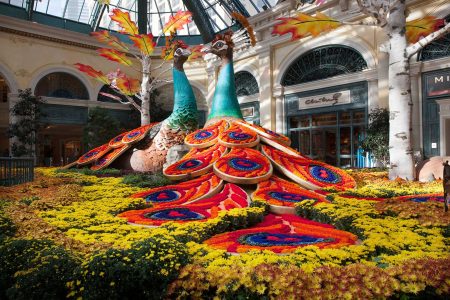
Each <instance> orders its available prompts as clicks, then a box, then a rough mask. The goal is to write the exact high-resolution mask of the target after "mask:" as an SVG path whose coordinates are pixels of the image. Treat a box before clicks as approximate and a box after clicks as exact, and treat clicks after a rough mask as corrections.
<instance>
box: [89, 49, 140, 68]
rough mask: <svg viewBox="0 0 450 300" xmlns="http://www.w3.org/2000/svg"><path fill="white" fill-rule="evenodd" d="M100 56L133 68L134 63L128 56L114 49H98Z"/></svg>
mask: <svg viewBox="0 0 450 300" xmlns="http://www.w3.org/2000/svg"><path fill="white" fill-rule="evenodd" d="M97 52H98V54H100V56H103V57H105V58H107V59H108V60H111V61H115V62H118V63H120V64H123V65H126V66H131V65H132V62H131V60H130V59H128V58H127V55H126V54H125V53H123V52H120V51H117V50H114V49H107V48H100V49H97Z"/></svg>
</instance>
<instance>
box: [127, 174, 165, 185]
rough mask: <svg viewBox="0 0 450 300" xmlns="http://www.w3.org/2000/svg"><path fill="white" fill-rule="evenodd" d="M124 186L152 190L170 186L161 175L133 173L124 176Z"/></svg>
mask: <svg viewBox="0 0 450 300" xmlns="http://www.w3.org/2000/svg"><path fill="white" fill-rule="evenodd" d="M122 182H123V183H124V184H128V185H133V186H137V187H141V188H154V187H158V186H164V185H168V184H170V180H169V179H167V178H166V177H165V176H164V175H162V174H146V173H135V174H128V175H125V176H124V177H123V179H122Z"/></svg>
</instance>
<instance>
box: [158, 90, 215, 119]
mask: <svg viewBox="0 0 450 300" xmlns="http://www.w3.org/2000/svg"><path fill="white" fill-rule="evenodd" d="M192 90H193V91H194V95H195V99H196V100H197V108H198V123H199V126H203V125H204V124H205V122H206V107H207V106H206V99H205V96H204V95H203V93H202V92H201V91H200V90H199V89H198V88H197V87H195V86H192ZM154 105H155V106H156V107H154V108H153V109H154V114H155V117H156V119H158V120H161V121H162V120H164V119H165V118H166V117H167V116H169V115H170V114H171V113H172V110H173V83H170V84H166V85H163V86H161V87H158V88H157V89H156V92H155V98H154Z"/></svg>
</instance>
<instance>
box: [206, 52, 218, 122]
mask: <svg viewBox="0 0 450 300" xmlns="http://www.w3.org/2000/svg"><path fill="white" fill-rule="evenodd" d="M206 74H207V76H208V86H207V88H208V90H207V92H206V95H205V96H206V97H205V98H206V99H205V101H206V105H207V106H208V111H207V115H209V112H210V111H211V105H212V99H213V96H214V91H215V90H216V83H217V74H218V71H216V66H215V65H214V64H213V63H212V62H211V61H207V66H206Z"/></svg>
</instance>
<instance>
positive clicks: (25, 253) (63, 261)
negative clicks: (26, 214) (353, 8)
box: [0, 240, 78, 299]
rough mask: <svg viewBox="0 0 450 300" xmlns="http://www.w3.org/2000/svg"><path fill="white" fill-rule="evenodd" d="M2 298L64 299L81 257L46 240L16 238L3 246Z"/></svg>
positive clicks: (0, 278) (0, 261) (0, 271)
mask: <svg viewBox="0 0 450 300" xmlns="http://www.w3.org/2000/svg"><path fill="white" fill-rule="evenodd" d="M0 257H1V258H2V259H1V260H0V298H2V299H5V298H9V299H64V298H65V297H66V295H67V293H68V288H67V286H66V283H67V282H68V281H70V280H72V278H73V270H74V269H75V268H76V267H77V265H78V260H77V259H76V258H75V257H74V256H72V255H71V254H69V252H67V251H66V250H65V249H64V248H62V247H60V246H56V245H55V244H54V243H53V242H51V241H46V240H12V241H10V242H8V243H5V244H4V245H2V246H1V247H0Z"/></svg>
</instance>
